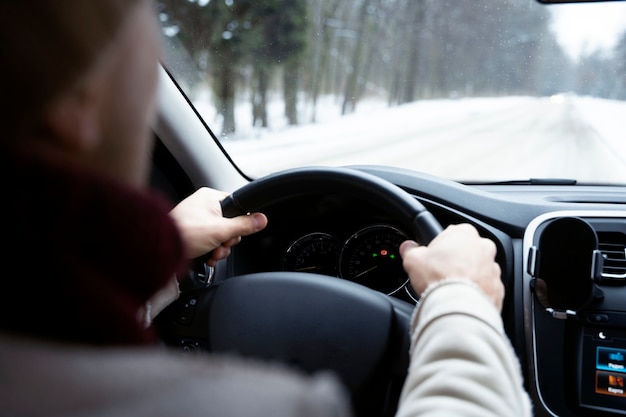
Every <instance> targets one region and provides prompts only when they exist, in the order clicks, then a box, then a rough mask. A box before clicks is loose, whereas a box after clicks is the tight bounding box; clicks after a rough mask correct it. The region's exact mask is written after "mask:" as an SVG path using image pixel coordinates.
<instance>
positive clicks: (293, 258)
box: [283, 232, 341, 277]
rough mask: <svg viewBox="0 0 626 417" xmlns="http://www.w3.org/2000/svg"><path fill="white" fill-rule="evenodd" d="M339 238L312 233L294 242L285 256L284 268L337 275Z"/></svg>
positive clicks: (339, 248)
mask: <svg viewBox="0 0 626 417" xmlns="http://www.w3.org/2000/svg"><path fill="white" fill-rule="evenodd" d="M340 250H341V244H340V242H339V240H338V239H337V238H335V237H333V236H332V235H329V234H328V233H320V232H316V233H310V234H308V235H305V236H302V237H301V238H299V239H298V240H296V241H295V242H293V243H292V244H291V245H290V246H289V248H287V250H286V251H285V255H284V256H283V270H285V271H296V272H311V273H315V274H323V275H330V276H333V277H336V276H337V275H338V274H337V269H338V265H339V251H340Z"/></svg>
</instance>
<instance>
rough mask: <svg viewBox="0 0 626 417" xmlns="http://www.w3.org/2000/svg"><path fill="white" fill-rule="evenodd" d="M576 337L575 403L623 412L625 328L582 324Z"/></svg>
mask: <svg viewBox="0 0 626 417" xmlns="http://www.w3.org/2000/svg"><path fill="white" fill-rule="evenodd" d="M580 336H582V338H581V339H582V340H581V339H579V341H580V342H582V343H580V345H579V346H580V347H581V349H580V350H579V353H580V356H579V355H574V356H572V357H570V360H571V361H572V360H573V361H576V360H578V362H579V366H578V367H577V366H576V365H575V364H573V363H571V362H570V365H571V366H572V367H574V368H578V370H579V372H578V378H576V379H577V380H578V384H577V385H578V387H579V389H580V392H579V399H580V404H579V406H580V407H582V408H586V409H590V410H596V411H605V412H610V413H614V414H623V415H626V331H624V330H621V329H614V328H609V327H604V328H601V327H583V328H582V333H581V334H580Z"/></svg>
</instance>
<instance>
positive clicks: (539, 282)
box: [524, 212, 626, 417]
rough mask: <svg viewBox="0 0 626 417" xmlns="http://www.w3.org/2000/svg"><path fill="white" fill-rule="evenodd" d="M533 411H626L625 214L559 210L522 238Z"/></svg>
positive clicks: (583, 413)
mask: <svg viewBox="0 0 626 417" xmlns="http://www.w3.org/2000/svg"><path fill="white" fill-rule="evenodd" d="M524 265H525V273H524V304H525V306H524V308H525V311H527V312H530V314H528V315H527V317H526V321H525V331H526V332H527V336H528V337H527V339H526V340H528V341H529V345H528V346H527V351H528V352H531V354H530V355H528V356H529V359H528V363H527V366H528V368H527V371H528V375H529V376H530V380H531V381H533V383H532V384H531V387H530V391H531V395H532V396H534V397H535V398H534V399H535V404H540V405H541V409H535V415H536V416H541V415H545V416H600V417H602V416H606V417H608V416H626V214H625V213H624V212H619V213H617V212H615V213H602V216H601V217H600V216H599V215H598V214H597V213H595V214H594V213H586V212H559V213H551V214H549V215H545V216H541V217H539V218H537V219H535V220H534V221H533V222H532V223H531V224H530V225H529V227H528V228H527V232H526V234H525V237H524Z"/></svg>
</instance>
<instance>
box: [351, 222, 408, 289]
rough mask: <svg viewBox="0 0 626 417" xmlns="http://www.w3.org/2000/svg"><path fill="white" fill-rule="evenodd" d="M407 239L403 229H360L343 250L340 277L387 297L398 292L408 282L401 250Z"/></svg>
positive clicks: (389, 227)
mask: <svg viewBox="0 0 626 417" xmlns="http://www.w3.org/2000/svg"><path fill="white" fill-rule="evenodd" d="M407 239H408V237H407V236H406V235H405V234H404V233H402V232H401V231H400V230H398V229H396V228H395V227H391V226H388V225H375V226H370V227H366V228H364V229H361V230H359V231H358V232H356V233H355V234H353V235H352V236H351V237H350V238H349V239H348V240H347V241H346V243H345V244H344V247H343V249H342V251H341V254H340V257H339V274H340V276H341V277H342V278H345V279H348V280H350V281H354V282H357V283H359V284H362V285H365V286H366V287H369V288H371V289H373V290H376V291H380V292H383V293H385V294H393V293H395V292H396V291H398V290H400V289H401V288H402V287H404V285H405V284H406V283H407V281H408V276H407V274H406V272H404V269H403V268H402V258H401V257H400V253H399V250H398V249H399V247H400V243H402V242H403V241H405V240H407Z"/></svg>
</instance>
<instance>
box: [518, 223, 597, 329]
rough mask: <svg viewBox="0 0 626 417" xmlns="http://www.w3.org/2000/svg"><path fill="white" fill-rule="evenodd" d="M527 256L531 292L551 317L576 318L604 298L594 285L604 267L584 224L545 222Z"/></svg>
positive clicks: (591, 232) (592, 233) (592, 232)
mask: <svg viewBox="0 0 626 417" xmlns="http://www.w3.org/2000/svg"><path fill="white" fill-rule="evenodd" d="M529 255H530V256H529V258H528V271H529V273H530V275H531V277H532V278H533V279H532V280H531V282H530V285H531V289H532V291H533V292H534V293H535V295H536V296H537V299H538V300H539V302H540V303H541V305H542V306H543V307H544V308H545V309H546V311H548V312H549V313H551V314H552V316H553V317H555V318H567V317H569V316H576V313H577V312H578V311H580V310H582V309H584V308H585V307H587V306H589V305H590V304H592V303H594V302H598V301H601V300H602V299H603V298H604V294H603V292H602V290H601V289H600V288H599V287H598V286H597V285H596V284H595V282H594V280H596V279H601V274H602V265H603V258H602V253H601V252H600V250H599V249H598V236H597V235H596V232H595V230H594V229H593V228H592V227H591V225H590V224H589V223H587V222H586V221H585V220H583V219H581V218H578V217H563V218H559V219H555V220H552V221H550V222H548V223H547V224H546V225H545V226H544V228H543V230H542V231H541V234H540V238H539V242H538V244H537V246H532V247H531V248H530V253H529Z"/></svg>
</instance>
